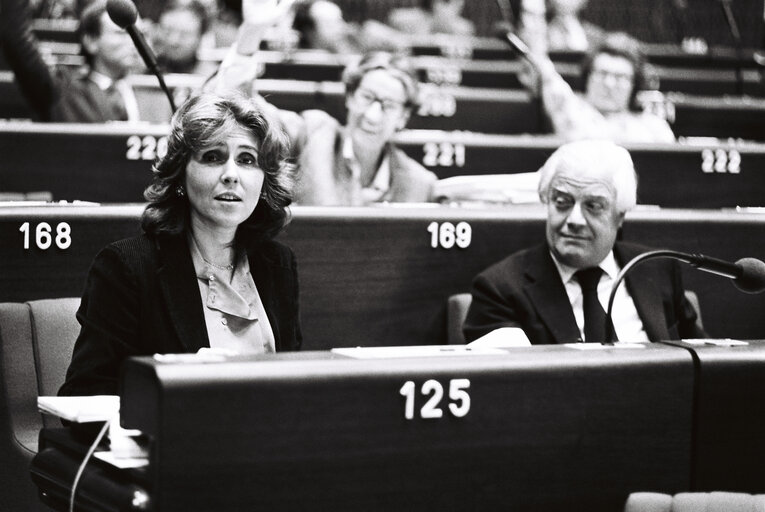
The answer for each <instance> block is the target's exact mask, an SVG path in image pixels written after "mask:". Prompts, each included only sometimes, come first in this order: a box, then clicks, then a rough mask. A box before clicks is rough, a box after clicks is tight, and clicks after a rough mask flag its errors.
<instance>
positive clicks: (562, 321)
mask: <svg viewBox="0 0 765 512" xmlns="http://www.w3.org/2000/svg"><path fill="white" fill-rule="evenodd" d="M525 267H526V278H527V280H528V282H527V283H526V285H525V286H524V289H525V290H526V293H527V294H528V296H529V299H530V300H531V302H532V303H533V304H534V308H535V309H536V311H537V314H538V315H539V317H540V319H541V320H542V322H543V323H544V324H545V325H546V326H547V328H548V329H549V330H550V332H552V334H553V337H554V342H555V343H573V342H576V341H578V340H579V339H580V338H581V335H580V333H579V327H578V326H577V325H576V318H574V311H573V309H572V308H571V303H570V302H569V301H568V295H567V294H566V289H565V287H564V286H563V283H562V282H561V279H560V274H558V269H557V267H556V266H555V263H554V262H553V260H552V256H550V252H549V250H548V249H547V245H542V246H539V247H538V248H537V249H535V250H533V251H530V252H529V253H528V254H527V255H526V263H525Z"/></svg>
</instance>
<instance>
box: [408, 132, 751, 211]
mask: <svg viewBox="0 0 765 512" xmlns="http://www.w3.org/2000/svg"><path fill="white" fill-rule="evenodd" d="M396 144H397V145H398V147H400V148H401V149H403V150H404V151H405V152H406V153H407V154H408V155H409V156H411V157H412V158H414V159H415V160H417V161H419V162H420V163H422V164H423V165H424V166H425V167H427V168H429V169H430V170H432V171H434V172H435V173H436V174H437V175H438V177H439V178H442V179H443V178H449V177H452V176H461V175H481V174H508V173H509V174H512V173H520V172H534V171H536V170H537V169H539V168H540V167H541V166H542V165H543V164H544V162H545V160H546V159H547V158H548V157H549V156H550V155H551V154H552V152H553V151H555V149H557V148H558V147H559V146H560V144H561V140H560V139H557V138H554V137H539V136H536V137H531V136H512V135H486V134H476V133H465V132H441V131H421V130H410V131H407V132H403V133H401V134H400V135H399V136H398V137H397V138H396ZM625 147H626V148H627V149H629V151H630V155H631V156H632V160H633V162H634V163H635V169H636V171H637V174H638V202H639V203H641V204H651V205H659V206H663V207H670V208H720V207H735V206H761V205H765V198H764V197H763V195H762V191H763V190H765V172H763V171H765V145H763V144H746V145H737V144H731V143H723V142H714V141H709V142H708V143H707V144H701V143H699V142H694V143H693V144H692V145H691V144H687V145H686V144H628V145H625ZM680 191H682V193H679V192H680Z"/></svg>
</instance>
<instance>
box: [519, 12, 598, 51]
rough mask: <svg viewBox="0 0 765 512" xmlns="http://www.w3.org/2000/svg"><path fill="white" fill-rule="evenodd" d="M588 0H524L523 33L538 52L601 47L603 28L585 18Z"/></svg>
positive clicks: (521, 33) (524, 38)
mask: <svg viewBox="0 0 765 512" xmlns="http://www.w3.org/2000/svg"><path fill="white" fill-rule="evenodd" d="M587 2H588V0H522V2H521V6H520V7H521V9H520V15H519V19H520V35H521V37H522V38H523V40H524V41H526V42H527V43H528V44H529V45H531V46H533V47H534V48H536V49H537V51H542V50H544V51H551V52H556V51H581V52H583V51H587V50H589V49H590V48H593V47H595V46H598V44H600V42H601V40H602V39H603V37H604V36H605V32H604V31H603V29H601V28H599V27H597V26H596V25H593V24H592V23H589V22H587V21H585V20H583V19H582V18H581V12H582V10H583V9H584V8H585V7H587Z"/></svg>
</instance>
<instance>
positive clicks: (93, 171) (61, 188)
mask: <svg viewBox="0 0 765 512" xmlns="http://www.w3.org/2000/svg"><path fill="white" fill-rule="evenodd" d="M167 131H168V128H167V127H166V126H156V125H143V126H138V127H131V126H129V125H120V124H109V125H56V124H31V123H23V122H22V123H5V124H0V154H2V155H3V162H2V168H3V169H5V171H4V172H3V173H2V174H0V190H1V191H4V192H23V193H30V192H39V191H46V192H50V193H51V194H52V197H53V198H54V200H69V201H71V200H75V199H79V200H82V201H95V202H104V203H121V202H135V201H141V200H142V199H143V190H144V189H145V188H146V186H147V185H148V184H149V182H150V179H151V164H152V162H153V160H154V159H155V158H156V157H157V156H159V155H162V154H164V151H165V150H166V149H167V136H166V134H167ZM396 143H397V145H398V146H399V147H401V148H402V149H403V150H404V151H405V152H406V153H408V154H409V155H410V156H411V157H412V158H414V159H415V160H417V161H419V162H421V163H422V164H423V165H425V166H426V167H428V168H430V169H431V170H433V171H434V172H435V173H436V174H437V175H438V177H439V178H448V177H451V176H457V175H472V174H476V175H477V174H504V173H518V172H530V171H536V170H537V169H538V168H539V167H540V166H541V165H542V164H543V163H544V161H545V160H546V159H547V157H548V156H549V155H550V154H551V153H552V152H553V151H554V150H555V149H556V148H557V147H558V145H559V144H560V143H561V142H560V140H558V139H556V138H552V137H528V136H525V137H524V136H502V135H485V134H477V133H466V132H444V131H426V130H407V131H404V132H401V133H399V134H398V135H397V137H396ZM40 148H45V150H44V151H41V150H40ZM628 149H630V153H631V154H632V158H633V160H634V162H635V166H636V169H637V172H638V176H639V188H638V200H639V202H641V203H643V204H652V205H660V206H665V207H680V208H686V207H687V208H719V207H735V206H765V199H764V198H763V195H762V191H763V190H765V145H754V144H750V145H736V144H727V143H714V142H710V143H709V144H708V145H706V146H695V145H694V146H689V145H680V144H655V145H630V146H628ZM678 191H682V193H681V194H679V193H678Z"/></svg>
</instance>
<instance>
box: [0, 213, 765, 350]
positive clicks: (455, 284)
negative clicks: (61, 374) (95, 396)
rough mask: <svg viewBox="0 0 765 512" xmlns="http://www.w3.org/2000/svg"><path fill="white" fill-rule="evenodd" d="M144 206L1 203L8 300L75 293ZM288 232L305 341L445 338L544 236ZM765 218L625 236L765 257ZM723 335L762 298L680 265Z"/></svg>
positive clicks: (641, 227) (377, 220)
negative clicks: (457, 316)
mask: <svg viewBox="0 0 765 512" xmlns="http://www.w3.org/2000/svg"><path fill="white" fill-rule="evenodd" d="M141 211H142V207H141V206H140V205H135V206H127V207H117V206H101V207H76V206H75V207H38V208H2V209H0V239H1V240H3V244H2V246H0V261H2V262H3V265H2V267H0V300H2V301H24V300H31V299H38V298H50V297H66V296H79V295H80V294H81V291H82V287H83V284H84V279H85V276H86V274H87V270H88V268H89V265H90V262H91V261H92V259H93V257H94V256H95V255H96V253H97V252H98V250H99V249H100V248H101V247H103V246H104V245H106V244H107V243H109V242H111V241H113V240H116V239H119V238H123V237H127V236H132V235H134V234H137V233H138V232H139V226H138V220H139V217H140V213H141ZM293 214H294V215H293V217H294V218H293V221H292V223H291V224H290V225H289V226H288V227H287V229H286V231H285V232H284V233H283V234H282V235H281V236H280V239H281V240H282V241H283V242H285V243H286V244H288V245H289V246H291V247H292V248H293V250H294V251H295V253H296V256H297V259H298V268H299V273H300V292H301V298H300V301H301V302H300V309H301V318H302V323H303V333H304V337H305V341H304V348H305V349H307V350H309V349H317V350H318V349H327V348H330V347H335V346H355V345H356V344H358V343H360V342H362V343H366V344H369V345H389V346H391V345H401V344H404V345H411V344H433V343H445V340H446V300H447V297H448V296H450V295H452V294H455V293H460V292H466V291H469V289H470V283H471V280H472V278H473V277H474V276H475V275H476V274H477V273H478V272H480V271H481V270H483V269H484V268H486V267H487V266H489V265H490V264H492V263H494V262H496V261H499V260H500V259H502V258H504V257H505V256H506V255H508V254H510V253H511V252H514V251H517V250H519V249H522V248H525V247H529V246H531V245H535V244H538V243H541V242H542V241H543V240H544V218H545V213H544V209H543V208H541V207H508V208H502V209H496V210H473V209H458V208H446V207H435V206H428V207H423V208H415V207H408V208H399V207H390V208H385V207H380V208H366V209H365V208H315V207H314V208H311V207H302V208H301V207H295V208H293ZM764 237H765V215H761V214H756V213H744V212H740V213H734V212H730V213H726V212H720V211H711V210H708V211H707V210H701V211H685V210H646V211H636V212H633V213H631V214H630V215H628V216H627V220H626V222H625V226H624V228H623V238H624V239H625V240H629V241H633V242H639V243H644V244H647V245H650V246H654V247H665V248H672V249H677V250H681V251H686V252H698V253H702V254H707V255H711V256H715V257H718V258H722V259H726V260H729V261H736V260H738V259H740V258H743V257H747V256H751V257H756V258H760V259H765V249H763V245H762V240H763V238H764ZM683 275H684V278H685V283H686V286H687V287H688V288H690V289H692V290H694V291H696V292H697V293H698V295H699V297H700V301H701V312H702V315H703V319H704V325H705V328H706V329H707V330H708V332H709V333H710V334H711V335H713V336H717V337H732V338H741V339H758V338H765V318H764V317H763V315H762V314H761V312H762V311H763V310H765V295H763V294H761V295H747V294H744V293H741V292H739V291H738V290H736V289H735V288H734V287H733V286H732V285H731V283H730V282H727V280H726V279H724V278H722V277H719V276H714V275H710V274H707V273H703V272H699V271H697V270H694V269H692V268H690V267H687V266H685V267H683Z"/></svg>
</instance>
